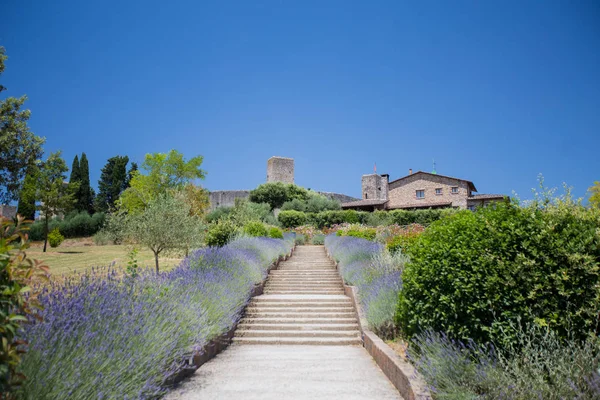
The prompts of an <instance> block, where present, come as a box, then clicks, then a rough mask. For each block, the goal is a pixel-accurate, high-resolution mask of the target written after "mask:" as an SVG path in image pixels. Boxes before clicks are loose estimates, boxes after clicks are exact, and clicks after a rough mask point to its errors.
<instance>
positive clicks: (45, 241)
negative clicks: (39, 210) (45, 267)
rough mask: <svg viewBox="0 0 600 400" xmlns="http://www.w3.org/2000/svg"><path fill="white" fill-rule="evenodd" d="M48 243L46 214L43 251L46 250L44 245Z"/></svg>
mask: <svg viewBox="0 0 600 400" xmlns="http://www.w3.org/2000/svg"><path fill="white" fill-rule="evenodd" d="M47 244H48V215H46V221H45V223H44V251H43V252H44V253H45V252H46V245H47Z"/></svg>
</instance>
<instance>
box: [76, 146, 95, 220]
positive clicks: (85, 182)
mask: <svg viewBox="0 0 600 400" xmlns="http://www.w3.org/2000/svg"><path fill="white" fill-rule="evenodd" d="M79 176H80V180H79V182H80V185H79V190H78V193H77V194H78V196H77V209H78V210H80V211H87V212H88V213H90V214H93V213H94V204H93V200H94V199H93V196H92V188H91V187H90V167H89V165H88V159H87V156H86V155H85V153H81V161H80V163H79Z"/></svg>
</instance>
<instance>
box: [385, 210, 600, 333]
mask: <svg viewBox="0 0 600 400" xmlns="http://www.w3.org/2000/svg"><path fill="white" fill-rule="evenodd" d="M407 254H408V255H409V256H410V259H411V262H410V263H409V264H408V265H407V267H406V269H405V271H404V274H403V282H404V287H403V290H402V291H401V293H400V296H399V305H398V315H397V324H398V325H399V328H400V329H401V330H402V331H403V332H404V334H406V335H408V336H410V335H413V334H415V333H418V332H420V331H422V330H424V329H426V328H433V329H434V330H437V331H444V332H447V333H448V334H449V335H450V336H452V337H457V338H471V339H474V340H476V341H479V342H486V341H489V340H492V339H494V338H495V337H497V336H498V334H499V333H500V332H501V331H503V330H507V329H508V326H509V324H511V323H513V322H514V320H515V318H518V317H520V318H523V321H524V323H530V322H533V323H535V324H537V325H539V326H549V327H551V328H552V329H553V330H555V331H557V332H558V333H559V335H561V336H562V337H565V336H566V335H567V332H568V331H569V330H572V332H574V333H575V334H576V336H577V337H578V338H581V339H583V338H585V337H586V335H588V334H589V333H590V332H596V333H597V332H598V310H599V309H600V212H597V211H593V210H589V209H585V208H584V207H581V206H578V205H564V204H563V205H560V204H559V205H558V206H553V207H547V208H545V209H542V208H539V207H537V206H534V207H527V208H520V207H517V206H514V205H510V204H498V205H496V206H494V207H485V208H481V209H478V210H477V211H476V212H470V211H461V212H458V213H456V214H454V215H453V216H451V217H448V218H445V219H441V220H439V221H437V222H434V223H433V224H431V226H430V227H429V228H428V229H426V230H425V232H424V233H422V234H421V235H420V236H419V238H418V239H417V240H416V241H415V243H414V244H413V245H411V246H409V247H408V249H407Z"/></svg>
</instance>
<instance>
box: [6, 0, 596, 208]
mask: <svg viewBox="0 0 600 400" xmlns="http://www.w3.org/2000/svg"><path fill="white" fill-rule="evenodd" d="M0 15H1V16H2V18H1V19H0V20H1V22H0V45H2V46H4V47H6V50H7V53H8V55H9V57H10V59H9V60H8V62H7V66H6V72H5V74H3V75H2V77H0V82H1V83H2V84H3V85H4V86H6V87H7V88H8V90H7V91H6V92H4V93H3V94H2V95H3V96H7V95H10V96H20V95H22V94H27V95H28V96H29V101H28V103H27V104H28V107H29V108H30V109H31V110H32V118H31V121H30V126H31V128H32V130H33V131H34V132H35V133H36V134H38V135H40V136H45V137H46V139H47V142H46V146H45V149H46V154H49V153H50V152H52V151H56V150H59V149H60V150H62V151H63V155H64V157H65V159H66V161H67V164H68V165H69V166H70V165H71V162H72V159H73V157H74V156H75V154H79V153H81V152H85V153H86V154H87V156H88V158H89V160H90V172H91V179H92V182H93V183H94V184H95V183H96V182H97V180H98V178H99V175H100V169H101V168H102V166H103V165H104V163H105V162H106V159H108V158H109V157H112V156H114V155H117V154H120V155H128V156H129V157H130V158H131V159H133V160H135V161H142V160H143V157H144V154H146V153H149V152H166V151H168V150H170V149H172V148H174V149H177V150H179V151H181V152H183V153H184V154H185V155H186V156H187V157H192V156H195V155H198V154H200V155H203V156H204V157H205V163H204V168H205V169H206V170H207V171H208V176H207V179H206V180H205V181H204V183H203V184H204V185H205V186H206V187H208V188H209V189H212V190H219V189H251V188H253V187H255V186H257V185H258V184H259V183H262V182H263V181H264V180H265V176H266V160H267V159H268V158H269V157H270V156H273V155H280V156H286V157H293V158H294V159H295V160H296V183H298V184H300V185H303V186H306V187H310V188H313V189H318V190H326V191H334V192H341V193H346V194H349V195H355V196H360V177H361V175H362V174H366V173H371V172H372V171H373V165H374V163H377V171H378V172H380V173H389V174H390V178H391V179H396V178H398V177H401V176H404V175H406V173H407V172H408V169H409V168H412V169H413V170H415V171H416V170H425V171H431V169H432V159H435V160H436V163H437V171H438V173H440V174H444V175H450V176H456V177H459V178H464V179H468V180H472V181H473V182H474V183H475V185H476V186H477V188H478V189H479V192H480V193H503V194H511V193H512V191H513V190H514V191H516V192H517V193H518V194H519V195H520V196H521V197H522V198H527V197H529V196H530V188H532V187H533V186H535V185H536V177H537V175H538V174H539V173H543V174H544V176H545V178H546V182H547V183H548V184H549V185H552V186H558V185H561V184H562V182H567V183H568V184H569V185H571V186H573V187H574V193H575V195H577V196H585V195H586V190H587V188H588V187H589V186H590V185H591V184H592V183H593V181H594V180H600V154H599V150H600V3H598V2H597V1H576V2H567V1H537V2H531V1H503V2H500V1H468V2H462V1H457V2H449V1H423V2H410V3H409V2H399V1H389V2H378V1H369V2H349V1H296V2H294V1H256V2H255V1H252V2H249V1H239V2H234V1H220V2H210V3H209V2H198V1H187V2H183V1H172V2H164V1H161V2H150V1H137V2H134V1H125V2H123V1H122V2H116V1H115V2H111V1H104V2H87V1H83V2H82V1H69V2H67V1H52V2H50V1H43V2H42V1H36V2H34V1H19V2H16V1H14V2H2V4H0Z"/></svg>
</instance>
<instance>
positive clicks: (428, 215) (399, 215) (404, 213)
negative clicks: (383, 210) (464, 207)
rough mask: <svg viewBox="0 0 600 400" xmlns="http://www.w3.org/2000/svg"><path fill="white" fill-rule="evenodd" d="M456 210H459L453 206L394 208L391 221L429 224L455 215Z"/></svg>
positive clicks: (401, 223)
mask: <svg viewBox="0 0 600 400" xmlns="http://www.w3.org/2000/svg"><path fill="white" fill-rule="evenodd" d="M456 212H457V210H455V209H453V208H437V209H424V210H392V211H389V220H390V223H392V224H398V225H410V224H420V225H429V224H430V223H432V222H434V221H437V220H439V219H442V218H444V217H447V216H450V215H453V214H455V213H456Z"/></svg>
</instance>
